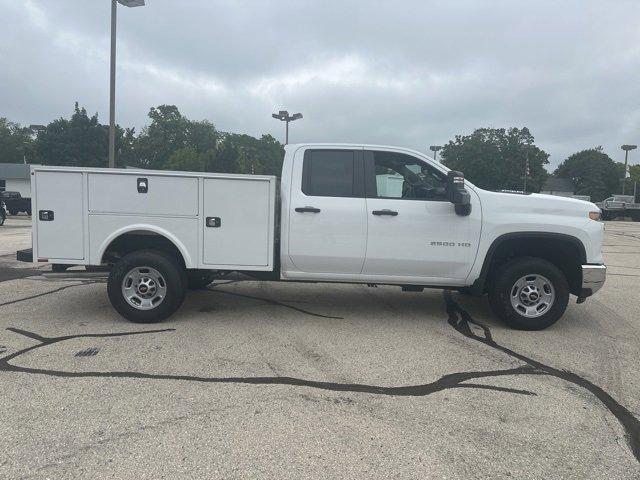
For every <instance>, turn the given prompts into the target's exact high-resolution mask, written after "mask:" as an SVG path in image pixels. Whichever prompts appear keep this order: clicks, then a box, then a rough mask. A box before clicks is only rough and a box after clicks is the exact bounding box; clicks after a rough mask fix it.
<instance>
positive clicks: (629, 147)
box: [620, 145, 638, 195]
mask: <svg viewBox="0 0 640 480" xmlns="http://www.w3.org/2000/svg"><path fill="white" fill-rule="evenodd" d="M620 148H621V149H622V150H624V174H623V175H622V195H624V187H625V186H626V183H627V165H628V160H629V150H635V149H636V148H638V146H637V145H622V146H621V147H620Z"/></svg>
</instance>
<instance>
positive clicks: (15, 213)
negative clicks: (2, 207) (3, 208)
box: [9, 209, 18, 217]
mask: <svg viewBox="0 0 640 480" xmlns="http://www.w3.org/2000/svg"><path fill="white" fill-rule="evenodd" d="M9 213H10V214H11V216H13V217H15V216H16V215H18V211H17V210H13V209H9Z"/></svg>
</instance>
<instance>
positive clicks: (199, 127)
mask: <svg viewBox="0 0 640 480" xmlns="http://www.w3.org/2000/svg"><path fill="white" fill-rule="evenodd" d="M149 118H150V119H151V123H150V124H149V125H148V126H146V127H145V128H143V129H142V132H141V134H140V135H139V136H138V138H137V140H136V143H135V154H136V157H137V164H138V165H139V166H141V167H144V168H153V169H166V168H170V167H169V165H170V164H171V165H179V164H184V165H186V164H190V165H193V164H194V163H193V159H190V160H187V157H188V156H193V155H194V154H196V155H203V154H206V156H207V157H212V153H211V152H215V150H216V145H217V142H218V139H219V137H220V134H219V133H218V131H217V130H216V129H215V126H214V125H213V124H212V123H211V122H208V121H206V120H203V121H194V120H189V119H188V118H186V117H185V116H184V115H182V114H181V113H180V110H178V107H176V106H175V105H160V106H158V107H153V108H151V110H150V111H149ZM183 149H190V150H189V152H190V153H187V150H185V151H182V150H183ZM179 151H181V153H180V154H178V157H179V158H180V160H179V161H178V163H176V161H177V157H174V158H173V159H172V158H171V157H172V155H174V153H176V152H179ZM185 162H186V163H185ZM207 166H208V165H205V167H203V168H207Z"/></svg>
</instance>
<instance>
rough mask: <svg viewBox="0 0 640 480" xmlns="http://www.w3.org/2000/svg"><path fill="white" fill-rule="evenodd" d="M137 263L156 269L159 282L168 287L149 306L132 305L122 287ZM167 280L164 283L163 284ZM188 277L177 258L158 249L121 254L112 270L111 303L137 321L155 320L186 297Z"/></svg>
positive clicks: (176, 307)
mask: <svg viewBox="0 0 640 480" xmlns="http://www.w3.org/2000/svg"><path fill="white" fill-rule="evenodd" d="M136 267H140V268H141V269H144V267H147V268H151V269H155V270H156V271H157V272H158V273H159V274H160V275H161V279H162V281H158V282H157V283H158V285H161V286H162V288H164V289H166V293H165V295H164V298H163V300H162V301H160V302H159V303H158V305H157V306H152V307H150V309H148V310H141V309H140V308H136V307H134V306H132V305H131V304H130V303H129V301H128V300H127V299H126V298H125V296H124V293H123V291H122V288H123V281H124V280H125V276H127V275H128V274H129V272H131V271H132V270H133V269H135V268H136ZM163 284H164V285H163ZM186 286H187V278H186V274H185V269H184V267H182V265H180V263H179V262H178V260H177V259H175V258H174V257H172V256H171V255H168V254H166V253H163V252H160V251H157V250H139V251H136V252H132V253H129V254H128V255H125V256H124V257H122V258H121V259H120V260H119V261H118V262H117V263H116V264H115V265H114V266H113V269H112V270H111V272H110V274H109V280H108V281H107V292H108V294H109V300H110V301H111V305H113V308H115V309H116V311H117V312H118V313H119V314H120V315H122V316H123V317H124V318H126V319H127V320H130V321H131V322H134V323H155V322H160V321H161V320H164V319H165V318H167V317H169V316H170V315H171V314H172V313H174V312H175V311H176V310H177V309H178V308H179V307H180V305H181V304H182V302H183V301H184V297H185V294H186Z"/></svg>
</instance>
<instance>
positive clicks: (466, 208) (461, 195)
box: [446, 170, 471, 216]
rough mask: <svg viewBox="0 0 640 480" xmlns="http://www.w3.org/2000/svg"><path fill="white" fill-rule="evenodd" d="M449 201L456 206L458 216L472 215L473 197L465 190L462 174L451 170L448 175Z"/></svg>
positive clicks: (447, 191)
mask: <svg viewBox="0 0 640 480" xmlns="http://www.w3.org/2000/svg"><path fill="white" fill-rule="evenodd" d="M446 194H447V200H449V201H450V202H451V203H453V204H454V205H455V209H456V214H457V215H462V216H466V215H469V214H470V213H471V196H470V195H469V192H467V191H466V190H465V188H464V175H463V174H462V172H456V171H454V170H451V171H450V172H449V173H447V188H446Z"/></svg>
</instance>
